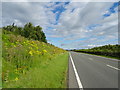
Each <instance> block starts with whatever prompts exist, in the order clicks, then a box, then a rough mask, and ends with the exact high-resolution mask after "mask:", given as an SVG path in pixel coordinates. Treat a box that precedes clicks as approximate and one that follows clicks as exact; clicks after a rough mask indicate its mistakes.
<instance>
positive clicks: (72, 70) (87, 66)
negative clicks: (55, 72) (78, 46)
mask: <svg viewBox="0 0 120 90" xmlns="http://www.w3.org/2000/svg"><path fill="white" fill-rule="evenodd" d="M118 62H119V60H117V59H110V58H105V57H100V56H95V55H88V54H83V53H77V52H69V78H68V79H69V88H118V71H119V70H120V69H118Z"/></svg>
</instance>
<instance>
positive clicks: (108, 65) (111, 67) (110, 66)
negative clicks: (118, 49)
mask: <svg viewBox="0 0 120 90" xmlns="http://www.w3.org/2000/svg"><path fill="white" fill-rule="evenodd" d="M107 66H108V67H111V68H113V69H115V70H120V69H119V68H116V67H113V66H111V65H109V64H107Z"/></svg>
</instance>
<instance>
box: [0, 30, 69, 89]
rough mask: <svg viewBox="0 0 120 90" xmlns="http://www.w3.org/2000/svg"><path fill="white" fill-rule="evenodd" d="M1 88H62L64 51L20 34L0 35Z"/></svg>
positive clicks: (63, 81)
mask: <svg viewBox="0 0 120 90" xmlns="http://www.w3.org/2000/svg"><path fill="white" fill-rule="evenodd" d="M2 40H3V43H2V44H3V45H2V46H3V47H2V48H3V50H2V68H3V71H2V81H3V88H66V86H67V85H66V75H67V67H68V53H67V52H66V51H65V50H63V49H60V48H57V47H55V46H53V45H50V44H48V43H44V42H40V41H37V40H28V39H27V38H24V37H22V36H20V35H14V34H11V33H10V32H9V33H5V34H3V35H2Z"/></svg>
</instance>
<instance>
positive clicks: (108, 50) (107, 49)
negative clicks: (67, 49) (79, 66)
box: [73, 45, 120, 59]
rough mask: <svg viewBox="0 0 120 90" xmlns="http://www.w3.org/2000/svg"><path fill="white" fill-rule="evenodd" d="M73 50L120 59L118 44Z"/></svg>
mask: <svg viewBox="0 0 120 90" xmlns="http://www.w3.org/2000/svg"><path fill="white" fill-rule="evenodd" d="M73 51H75V52H83V53H89V54H95V55H101V56H106V57H111V58H117V59H120V45H105V46H100V47H94V48H91V49H80V50H73Z"/></svg>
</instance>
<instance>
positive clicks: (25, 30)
mask: <svg viewBox="0 0 120 90" xmlns="http://www.w3.org/2000/svg"><path fill="white" fill-rule="evenodd" d="M2 29H3V33H8V32H12V33H14V34H15V35H21V36H24V37H25V38H28V39H33V40H38V41H42V42H45V43H47V40H46V36H45V33H44V32H43V31H42V27H40V26H33V24H32V23H31V22H29V23H27V24H25V25H24V27H18V26H17V25H15V24H14V23H13V24H12V25H8V26H5V27H3V28H2Z"/></svg>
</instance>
